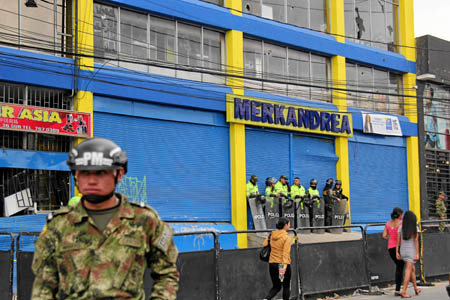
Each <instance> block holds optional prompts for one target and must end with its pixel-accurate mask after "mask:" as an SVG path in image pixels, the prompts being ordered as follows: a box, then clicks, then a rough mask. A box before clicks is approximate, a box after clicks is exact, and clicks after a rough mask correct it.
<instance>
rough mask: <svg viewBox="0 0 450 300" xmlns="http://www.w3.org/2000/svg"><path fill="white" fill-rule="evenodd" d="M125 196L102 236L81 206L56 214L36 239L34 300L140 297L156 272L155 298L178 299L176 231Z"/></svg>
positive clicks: (153, 294)
mask: <svg viewBox="0 0 450 300" xmlns="http://www.w3.org/2000/svg"><path fill="white" fill-rule="evenodd" d="M116 195H117V196H118V197H120V198H121V204H120V207H119V210H118V212H117V214H116V215H115V216H113V217H112V219H111V220H110V222H109V223H108V225H107V226H106V228H105V230H104V231H103V233H102V232H100V231H99V230H98V229H97V227H96V225H95V223H94V221H93V220H92V219H91V218H90V217H89V216H88V214H87V212H86V210H85V209H84V207H83V206H82V204H81V203H79V204H78V205H77V206H75V207H67V208H63V209H60V210H58V211H57V212H55V214H54V216H53V218H51V220H49V221H48V223H47V225H46V227H44V230H43V231H42V233H41V235H40V237H39V239H38V240H37V241H36V245H35V248H36V250H35V253H34V259H33V266H32V269H33V272H34V274H35V276H36V278H35V281H34V285H33V292H32V299H36V300H37V299H40V300H43V299H80V300H81V299H106V298H107V299H139V300H142V299H144V298H145V295H144V272H145V269H146V268H147V266H149V267H150V268H151V270H152V273H151V274H152V278H153V279H154V285H153V289H152V293H151V295H150V299H160V300H173V299H176V292H177V289H178V279H179V274H178V272H177V269H176V264H175V263H176V260H177V256H178V251H177V248H176V247H175V244H174V242H173V238H172V235H173V231H172V229H171V228H170V227H169V225H167V224H165V223H164V222H163V221H162V220H161V219H160V218H159V216H158V214H157V213H156V212H155V211H154V210H153V209H152V208H150V207H149V206H146V205H142V206H140V205H138V204H134V203H131V202H129V201H128V200H127V199H126V197H125V196H123V195H121V194H116Z"/></svg>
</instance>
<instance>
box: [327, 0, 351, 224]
mask: <svg viewBox="0 0 450 300" xmlns="http://www.w3.org/2000/svg"><path fill="white" fill-rule="evenodd" d="M329 24H330V27H329V28H330V33H332V34H336V36H335V37H336V40H337V41H338V42H341V43H345V38H344V36H345V18H344V0H333V1H330V13H329ZM331 69H332V76H333V87H334V88H343V89H345V88H346V84H345V82H346V78H347V76H346V69H345V57H343V56H333V57H332V58H331ZM333 103H334V104H335V105H336V106H337V107H338V109H339V111H341V112H346V111H347V97H346V94H345V91H335V90H333ZM336 156H337V157H338V158H339V159H338V161H337V163H336V179H339V180H341V181H342V189H343V190H344V193H345V194H346V195H350V175H349V161H348V138H346V137H336ZM348 212H349V215H350V196H349V201H348ZM346 224H350V218H349V219H347V220H346Z"/></svg>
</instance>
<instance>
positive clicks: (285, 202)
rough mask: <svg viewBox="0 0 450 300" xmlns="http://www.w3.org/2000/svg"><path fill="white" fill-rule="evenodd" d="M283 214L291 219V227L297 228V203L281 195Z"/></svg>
mask: <svg viewBox="0 0 450 300" xmlns="http://www.w3.org/2000/svg"><path fill="white" fill-rule="evenodd" d="M280 201H281V203H282V205H281V212H282V213H281V215H282V216H283V217H285V218H286V219H288V220H289V222H290V223H291V228H295V204H294V201H293V200H292V199H290V198H288V197H286V196H285V197H280Z"/></svg>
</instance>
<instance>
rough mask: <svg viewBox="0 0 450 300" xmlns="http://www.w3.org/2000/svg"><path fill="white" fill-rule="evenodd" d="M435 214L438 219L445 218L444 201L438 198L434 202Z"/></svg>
mask: <svg viewBox="0 0 450 300" xmlns="http://www.w3.org/2000/svg"><path fill="white" fill-rule="evenodd" d="M436 213H437V215H438V216H439V217H445V218H447V207H445V203H444V201H442V200H441V199H439V198H438V199H437V200H436Z"/></svg>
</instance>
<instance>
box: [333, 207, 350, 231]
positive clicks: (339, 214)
mask: <svg viewBox="0 0 450 300" xmlns="http://www.w3.org/2000/svg"><path fill="white" fill-rule="evenodd" d="M346 213H347V200H346V199H342V201H341V202H336V203H334V206H333V214H332V215H331V225H333V226H338V225H344V222H345V215H346ZM343 231H344V228H336V229H330V232H331V233H342V232H343Z"/></svg>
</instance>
